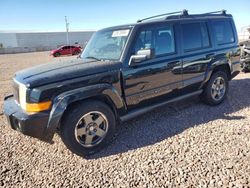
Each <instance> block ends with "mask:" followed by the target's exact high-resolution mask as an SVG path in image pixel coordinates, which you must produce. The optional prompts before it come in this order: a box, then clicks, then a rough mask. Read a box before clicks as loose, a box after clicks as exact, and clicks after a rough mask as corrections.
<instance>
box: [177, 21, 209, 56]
mask: <svg viewBox="0 0 250 188" xmlns="http://www.w3.org/2000/svg"><path fill="white" fill-rule="evenodd" d="M181 28H182V36H183V47H184V51H186V52H188V51H193V50H200V49H202V48H207V47H209V46H210V40H209V35H208V30H207V26H206V24H205V23H204V22H198V23H186V24H182V25H181Z"/></svg>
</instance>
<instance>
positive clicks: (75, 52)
mask: <svg viewBox="0 0 250 188" xmlns="http://www.w3.org/2000/svg"><path fill="white" fill-rule="evenodd" d="M79 53H80V52H78V51H74V52H73V53H72V55H78V54H79Z"/></svg>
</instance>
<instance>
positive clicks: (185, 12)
mask: <svg viewBox="0 0 250 188" xmlns="http://www.w3.org/2000/svg"><path fill="white" fill-rule="evenodd" d="M226 12H227V11H226V10H224V9H223V10H220V11H213V12H207V13H202V14H196V15H197V16H198V15H201V16H202V15H212V14H221V15H224V16H225V15H227V14H226ZM174 14H180V15H181V16H188V15H189V14H188V10H186V9H184V10H182V11H177V12H170V13H166V14H159V15H156V16H151V17H148V18H144V19H141V20H138V21H137V23H140V22H143V21H145V20H150V19H153V18H158V17H162V16H166V19H168V16H170V15H174ZM170 17H171V16H170Z"/></svg>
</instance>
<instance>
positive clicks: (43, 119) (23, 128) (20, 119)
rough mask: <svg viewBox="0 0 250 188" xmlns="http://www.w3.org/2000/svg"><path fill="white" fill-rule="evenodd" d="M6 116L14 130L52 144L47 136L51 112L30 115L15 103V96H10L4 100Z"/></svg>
mask: <svg viewBox="0 0 250 188" xmlns="http://www.w3.org/2000/svg"><path fill="white" fill-rule="evenodd" d="M4 114H5V116H6V118H7V120H8V123H9V125H10V126H11V128H12V129H14V130H17V131H19V132H21V133H23V134H25V135H28V136H31V137H35V138H38V139H40V140H43V141H46V142H51V140H52V139H51V138H50V137H48V136H46V134H45V133H46V129H47V124H48V120H49V116H50V112H41V113H35V114H28V113H26V112H25V111H23V110H22V108H21V107H20V106H19V105H18V104H17V103H16V102H15V100H14V98H13V96H8V97H6V98H5V99H4Z"/></svg>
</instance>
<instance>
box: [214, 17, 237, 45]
mask: <svg viewBox="0 0 250 188" xmlns="http://www.w3.org/2000/svg"><path fill="white" fill-rule="evenodd" d="M213 30H214V33H215V39H216V42H217V44H218V45H223V44H230V43H234V42H235V38H234V33H233V28H232V24H231V23H230V21H227V20H220V21H213Z"/></svg>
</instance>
